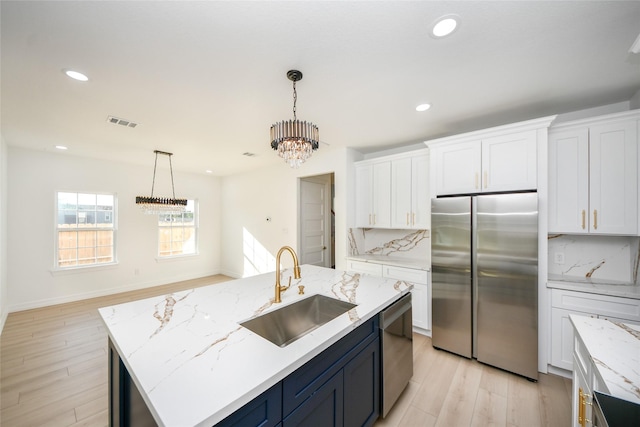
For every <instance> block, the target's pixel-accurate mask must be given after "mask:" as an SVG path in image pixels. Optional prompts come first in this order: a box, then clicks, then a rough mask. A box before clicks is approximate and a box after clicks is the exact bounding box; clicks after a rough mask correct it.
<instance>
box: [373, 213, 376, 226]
mask: <svg viewBox="0 0 640 427" xmlns="http://www.w3.org/2000/svg"><path fill="white" fill-rule="evenodd" d="M373 225H376V214H373Z"/></svg>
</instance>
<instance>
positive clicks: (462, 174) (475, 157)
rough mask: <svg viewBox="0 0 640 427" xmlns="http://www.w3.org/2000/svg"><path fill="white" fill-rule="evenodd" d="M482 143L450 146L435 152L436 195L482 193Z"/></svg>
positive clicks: (475, 142)
mask: <svg viewBox="0 0 640 427" xmlns="http://www.w3.org/2000/svg"><path fill="white" fill-rule="evenodd" d="M480 146H481V142H480V141H472V142H464V143H454V144H448V145H446V146H441V147H437V148H435V149H434V150H433V155H434V159H433V160H434V161H433V165H434V167H435V169H436V175H435V176H436V195H438V196H440V195H444V194H464V193H477V192H479V191H480V162H481V159H480V158H481V150H480Z"/></svg>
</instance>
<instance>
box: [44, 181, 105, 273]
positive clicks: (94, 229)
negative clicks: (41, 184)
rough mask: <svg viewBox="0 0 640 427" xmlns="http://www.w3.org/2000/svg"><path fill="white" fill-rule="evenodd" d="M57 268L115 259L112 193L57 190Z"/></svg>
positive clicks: (101, 262)
mask: <svg viewBox="0 0 640 427" xmlns="http://www.w3.org/2000/svg"><path fill="white" fill-rule="evenodd" d="M57 206H58V208H57V217H58V218H57V221H56V222H57V228H56V231H57V239H58V244H57V251H56V265H57V267H58V268H71V267H83V266H89V265H96V264H107V263H113V262H114V261H115V255H114V253H115V252H114V247H115V223H114V218H115V195H113V194H88V193H65V192H58V193H57Z"/></svg>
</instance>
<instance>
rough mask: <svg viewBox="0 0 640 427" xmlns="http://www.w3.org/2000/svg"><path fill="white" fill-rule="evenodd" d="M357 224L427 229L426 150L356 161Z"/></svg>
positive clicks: (427, 169)
mask: <svg viewBox="0 0 640 427" xmlns="http://www.w3.org/2000/svg"><path fill="white" fill-rule="evenodd" d="M355 172H356V203H355V205H356V227H361V228H393V229H426V228H428V225H429V223H430V221H431V218H430V212H431V196H430V194H429V154H428V152H427V150H418V151H416V152H411V153H406V154H401V155H393V156H385V157H380V158H377V159H373V160H364V161H361V162H357V163H356V164H355Z"/></svg>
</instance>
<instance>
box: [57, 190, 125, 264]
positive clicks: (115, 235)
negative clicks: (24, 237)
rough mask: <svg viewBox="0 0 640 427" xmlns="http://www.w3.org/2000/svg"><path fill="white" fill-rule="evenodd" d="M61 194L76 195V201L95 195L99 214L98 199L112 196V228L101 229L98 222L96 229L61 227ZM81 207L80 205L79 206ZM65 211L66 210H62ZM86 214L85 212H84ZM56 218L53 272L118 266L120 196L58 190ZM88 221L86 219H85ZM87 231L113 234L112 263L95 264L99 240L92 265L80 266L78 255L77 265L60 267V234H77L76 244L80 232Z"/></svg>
mask: <svg viewBox="0 0 640 427" xmlns="http://www.w3.org/2000/svg"><path fill="white" fill-rule="evenodd" d="M61 193H66V194H75V195H76V201H77V198H78V195H80V194H88V195H93V196H96V204H95V206H94V212H97V211H98V209H97V207H98V206H99V204H98V200H97V199H98V197H99V196H110V197H112V198H113V210H112V211H111V212H110V218H111V220H112V221H111V224H112V226H111V227H99V226H98V224H97V222H96V224H95V225H96V226H95V227H94V228H78V227H76V228H62V227H60V217H59V215H60V212H61V210H60V208H59V200H60V194H61ZM78 205H79V204H78ZM78 205H76V209H75V211H76V213H77V214H79V213H80V212H79V208H78ZM62 211H64V210H62ZM104 212H108V211H104ZM83 213H84V212H83ZM54 216H55V219H54V220H55V223H54V235H55V236H54V257H53V271H57V272H62V271H73V270H82V269H96V268H104V267H109V266H113V265H116V264H118V257H117V253H118V252H117V243H118V195H117V193H115V192H104V191H102V192H98V191H81V190H75V191H73V190H56V191H55V194H54ZM85 220H86V217H85ZM76 221H78V219H76ZM76 224H79V222H76ZM87 230H92V231H96V233H97V232H100V231H110V232H111V243H112V244H111V248H112V256H111V261H109V262H95V261H96V260H97V259H98V258H99V256H98V248H100V247H102V246H99V245H98V240H97V239H96V241H95V244H94V246H93V248H94V250H95V255H94V262H92V263H86V264H78V254H76V258H75V261H76V264H75V265H67V266H62V265H60V249H61V248H60V232H63V231H64V232H75V233H76V242H77V241H79V239H78V232H80V231H87ZM76 249H78V247H77V246H76Z"/></svg>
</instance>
